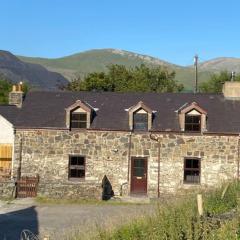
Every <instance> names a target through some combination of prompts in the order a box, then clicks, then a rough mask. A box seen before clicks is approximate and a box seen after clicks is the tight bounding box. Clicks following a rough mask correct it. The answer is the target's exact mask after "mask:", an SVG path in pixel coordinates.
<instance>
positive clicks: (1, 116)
mask: <svg viewBox="0 0 240 240" xmlns="http://www.w3.org/2000/svg"><path fill="white" fill-rule="evenodd" d="M239 133H240V83H238V82H227V83H225V85H224V89H223V94H192V93H160V94H159V93H110V92H101V93H99V92H46V91H45V92H43V91H39V92H29V93H28V94H27V95H26V96H23V93H22V91H21V88H20V87H18V88H16V86H14V88H13V91H12V92H11V93H10V94H9V105H7V106H0V172H1V176H2V178H1V179H2V180H1V181H0V194H2V195H4V194H5V195H6V194H7V193H10V192H12V191H13V189H12V188H13V186H14V181H15V180H16V179H19V178H20V177H23V176H34V175H36V174H38V175H39V187H38V193H39V194H42V195H45V196H49V197H69V198H70V197H77V198H86V197H91V198H100V197H101V194H102V182H103V179H104V182H108V183H109V184H110V185H111V186H110V189H111V190H112V192H114V194H115V195H122V196H129V195H130V196H131V195H133V196H134V195H145V196H148V197H150V198H157V197H159V196H161V195H167V194H177V193H181V192H183V191H184V190H189V189H190V190H192V189H198V188H208V187H215V186H217V185H219V184H221V183H222V182H224V181H227V180H232V179H236V178H239V171H240V170H239V159H240V155H239V150H240V148H239V147H240V146H239V145H240V137H239ZM7 189H8V190H7ZM106 189H107V188H106Z"/></svg>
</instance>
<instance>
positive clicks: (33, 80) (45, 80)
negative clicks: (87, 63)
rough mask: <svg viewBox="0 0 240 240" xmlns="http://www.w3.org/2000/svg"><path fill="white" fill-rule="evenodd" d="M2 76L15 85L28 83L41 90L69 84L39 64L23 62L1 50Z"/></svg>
mask: <svg viewBox="0 0 240 240" xmlns="http://www.w3.org/2000/svg"><path fill="white" fill-rule="evenodd" d="M0 74H2V75H3V76H5V77H6V78H7V79H9V80H11V81H12V82H14V83H16V82H19V81H26V82H27V83H29V84H30V85H31V86H32V87H33V88H40V89H56V88H58V86H63V85H66V84H67V83H68V81H67V79H66V78H65V77H63V76H62V75H61V74H59V73H56V72H51V71H49V70H47V69H46V68H45V67H43V66H41V65H39V64H35V63H26V62H23V61H21V60H20V59H19V58H17V57H16V56H14V55H13V54H11V53H10V52H7V51H3V50H0Z"/></svg>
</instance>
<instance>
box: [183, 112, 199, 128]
mask: <svg viewBox="0 0 240 240" xmlns="http://www.w3.org/2000/svg"><path fill="white" fill-rule="evenodd" d="M185 131H189V132H200V131H201V115H188V114H186V115H185Z"/></svg>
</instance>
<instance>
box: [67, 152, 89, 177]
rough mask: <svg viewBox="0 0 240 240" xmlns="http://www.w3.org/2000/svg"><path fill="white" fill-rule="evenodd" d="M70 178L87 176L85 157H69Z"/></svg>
mask: <svg viewBox="0 0 240 240" xmlns="http://www.w3.org/2000/svg"><path fill="white" fill-rule="evenodd" d="M68 176H69V179H70V180H78V179H83V178H85V157H84V156H70V157H69V174H68Z"/></svg>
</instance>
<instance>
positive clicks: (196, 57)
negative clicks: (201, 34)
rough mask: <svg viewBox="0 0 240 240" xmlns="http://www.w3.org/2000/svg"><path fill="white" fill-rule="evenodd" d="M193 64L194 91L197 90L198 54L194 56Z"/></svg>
mask: <svg viewBox="0 0 240 240" xmlns="http://www.w3.org/2000/svg"><path fill="white" fill-rule="evenodd" d="M194 66H195V91H194V92H195V93H197V92H198V55H197V54H196V55H195V56H194Z"/></svg>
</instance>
